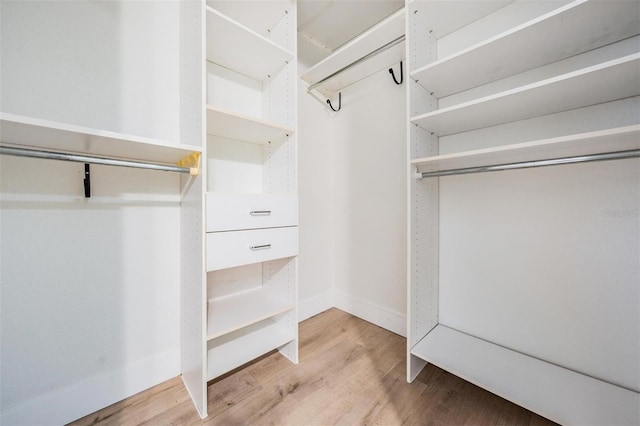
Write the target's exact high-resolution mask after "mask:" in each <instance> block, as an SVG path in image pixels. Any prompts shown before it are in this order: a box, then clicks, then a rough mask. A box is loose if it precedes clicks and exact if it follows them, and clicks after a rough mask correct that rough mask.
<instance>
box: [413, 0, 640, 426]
mask: <svg viewBox="0 0 640 426" xmlns="http://www.w3.org/2000/svg"><path fill="white" fill-rule="evenodd" d="M406 8H407V21H408V22H407V55H408V58H409V60H408V62H409V67H408V68H409V73H410V76H411V79H410V82H409V99H408V111H410V120H409V124H408V132H407V134H408V156H409V163H410V173H409V175H410V180H409V200H410V201H409V212H410V213H409V215H410V229H409V259H410V260H409V265H408V266H409V282H408V315H407V321H408V324H407V325H408V327H407V329H408V339H407V379H408V380H409V381H412V380H413V379H415V377H416V376H417V375H418V373H419V372H420V371H421V370H422V368H423V367H424V366H425V365H426V363H433V364H435V365H437V366H439V367H441V368H443V369H445V370H448V371H451V372H453V373H454V374H456V375H459V376H460V377H462V378H464V379H466V380H468V381H470V382H472V383H475V384H477V385H479V386H481V387H484V388H486V389H488V390H490V391H492V392H494V393H496V394H498V395H500V396H502V397H504V398H506V399H509V400H511V401H514V402H515V403H517V404H520V405H523V406H525V407H526V408H529V409H531V410H533V411H535V412H538V413H540V414H542V415H544V416H546V417H548V418H550V419H552V420H555V421H559V422H560V423H567V424H604V423H609V424H637V423H638V421H640V413H639V412H638V406H639V401H640V399H639V394H638V390H637V389H633V385H631V386H630V385H626V386H625V385H620V384H612V383H611V382H612V381H611V380H606V379H605V378H598V377H594V376H593V375H592V374H588V373H584V374H583V372H580V370H579V368H577V367H573V366H571V365H563V366H559V365H554V363H553V362H548V361H547V360H543V359H540V358H539V357H537V356H535V355H529V354H527V353H523V351H522V350H518V349H517V348H510V347H509V342H505V341H500V342H492V341H490V340H489V339H488V338H486V337H484V336H473V335H472V334H470V333H467V332H465V331H464V330H458V329H456V328H455V327H450V326H448V324H443V323H441V318H440V316H441V313H440V306H439V305H440V303H441V294H442V293H443V292H445V291H446V290H447V289H448V287H447V286H449V285H450V283H449V282H446V281H442V280H441V274H442V271H441V269H443V268H444V267H448V266H447V265H445V266H443V264H442V262H441V260H440V259H439V256H440V254H441V248H440V247H441V245H442V244H443V241H441V234H442V233H443V230H442V228H441V221H442V217H440V215H441V214H445V213H443V212H442V211H441V206H440V200H441V198H442V197H443V196H445V195H449V194H445V193H444V192H443V191H450V190H453V189H451V188H456V186H455V185H453V184H450V182H451V181H446V182H447V184H445V181H442V180H441V179H443V178H428V179H422V178H421V177H422V173H423V172H438V171H448V170H449V171H450V170H454V169H464V168H475V167H481V166H488V165H495V164H504V163H518V162H525V161H536V160H546V159H554V158H561V157H573V156H585V155H591V154H599V153H609V152H623V151H631V150H638V149H639V148H640V125H639V121H640V119H639V118H638V114H637V110H638V104H639V102H638V95H640V84H639V82H640V62H639V61H640V54H639V53H638V52H639V51H640V38H639V37H638V34H639V33H640V3H638V2H637V1H617V2H604V1H588V0H587V1H584V0H578V1H564V2H557V3H551V2H550V3H547V4H543V3H542V2H534V1H501V2H498V1H489V2H456V1H427V0H424V1H420V0H416V1H408V2H407V7H406ZM478 40H479V41H478ZM625 161H637V160H625ZM560 167H563V166H560ZM511 173H518V172H511ZM473 176H474V175H471V176H466V177H464V178H463V177H459V178H455V179H474V177H473ZM514 176H515V175H514V174H511V175H510V177H507V176H505V179H509V178H510V179H514ZM445 179H453V178H445ZM456 182H458V181H456ZM632 196H633V195H632ZM449 197H451V195H449ZM448 199H450V198H448ZM636 202H638V201H637V200H636ZM447 223H449V224H450V223H451V222H447ZM477 226H482V225H481V224H479V225H477ZM494 232H495V233H496V234H499V233H500V232H501V230H500V229H496V230H494ZM447 235H448V236H449V237H450V235H451V233H448V234H447ZM478 256H482V253H479V254H478ZM485 261H486V262H494V263H496V266H495V268H500V260H499V259H485ZM456 268H462V269H464V268H465V264H458V265H457V266H456ZM448 276H450V275H448ZM513 284H514V285H515V284H516V283H513ZM482 285H483V283H482V282H476V283H474V286H482ZM629 285H630V286H631V287H633V285H634V283H629ZM635 285H637V283H635ZM447 294H449V293H447ZM508 297H509V296H508V295H498V294H496V295H494V298H495V299H499V300H504V301H505V303H509V302H508ZM543 312H544V308H541V312H540V314H539V315H540V317H539V318H533V319H531V321H537V322H539V323H541V322H544V321H545V318H544V313H543ZM485 314H486V315H493V313H491V312H486V313H485ZM447 315H448V316H447V318H449V319H450V318H451V317H452V316H453V315H455V313H451V312H448V313H447ZM458 315H463V313H458ZM630 320H631V321H633V318H631V319H630ZM495 321H496V322H500V321H501V318H496V319H495ZM454 322H455V321H454ZM549 327H553V324H549ZM523 332H525V333H526V332H527V331H526V330H525V331H523ZM560 395H561V397H560Z"/></svg>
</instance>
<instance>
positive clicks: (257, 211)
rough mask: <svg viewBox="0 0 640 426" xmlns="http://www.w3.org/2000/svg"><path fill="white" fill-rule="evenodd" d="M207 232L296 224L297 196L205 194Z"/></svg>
mask: <svg viewBox="0 0 640 426" xmlns="http://www.w3.org/2000/svg"><path fill="white" fill-rule="evenodd" d="M206 197H207V209H206V211H207V225H206V227H207V232H216V231H232V230H241V229H257V228H274V227H279V226H295V225H297V224H298V197H296V196H295V195H257V194H220V193H214V192H210V193H207V195H206Z"/></svg>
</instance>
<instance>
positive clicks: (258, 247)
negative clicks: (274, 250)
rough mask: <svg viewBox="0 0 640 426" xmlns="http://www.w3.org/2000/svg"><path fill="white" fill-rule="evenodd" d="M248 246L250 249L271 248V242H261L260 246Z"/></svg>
mask: <svg viewBox="0 0 640 426" xmlns="http://www.w3.org/2000/svg"><path fill="white" fill-rule="evenodd" d="M249 248H250V249H251V250H266V249H270V248H271V244H263V245H261V246H251V247H249Z"/></svg>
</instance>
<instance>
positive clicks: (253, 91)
mask: <svg viewBox="0 0 640 426" xmlns="http://www.w3.org/2000/svg"><path fill="white" fill-rule="evenodd" d="M187 3H188V2H187ZM184 8H185V16H188V17H190V18H191V19H193V21H194V22H196V23H199V24H200V26H201V27H202V28H203V30H202V35H201V37H202V45H203V49H202V50H203V51H202V63H201V67H200V68H199V69H200V70H201V71H202V75H203V76H204V77H203V79H202V80H201V84H202V98H201V104H200V105H201V106H202V109H201V110H200V111H193V114H194V116H197V115H200V116H201V117H202V120H203V121H204V125H203V126H202V128H203V131H204V133H205V136H204V137H205V138H206V147H205V149H204V151H205V159H204V168H205V169H206V171H205V182H204V197H205V207H204V217H205V226H204V228H203V229H202V232H203V234H202V237H201V241H202V242H203V244H204V253H205V258H204V265H205V268H204V269H205V271H206V279H205V280H204V283H203V287H202V288H201V289H198V288H192V289H190V290H189V291H187V292H185V293H186V294H189V296H188V297H186V298H185V299H184V300H183V304H182V309H183V312H184V310H187V312H191V313H187V314H186V315H185V316H184V318H185V319H186V320H187V321H186V322H184V323H183V331H184V333H185V335H186V337H185V341H184V343H183V345H184V347H183V357H184V358H185V359H184V360H183V363H184V366H183V370H184V371H185V383H187V387H188V388H189V390H190V392H191V395H192V397H193V399H194V402H195V404H196V406H197V408H198V410H199V412H200V414H201V416H203V417H205V416H206V415H207V413H206V405H207V400H206V382H207V381H208V380H212V379H214V378H216V377H218V376H220V375H222V374H224V373H227V372H229V371H230V370H232V369H234V368H236V367H239V366H241V365H242V364H244V363H246V362H249V361H251V360H253V359H254V358H256V357H258V356H260V355H263V354H265V353H267V352H269V351H272V350H274V349H278V350H279V351H280V352H281V353H282V354H283V355H284V356H286V357H287V358H289V359H290V360H291V361H292V362H296V363H297V361H298V331H297V330H298V315H297V298H298V296H297V294H298V292H297V257H296V256H297V254H298V228H297V225H298V201H297V200H298V199H297V167H296V156H297V154H296V133H295V130H296V120H297V119H296V117H297V116H296V99H297V97H296V5H295V2H294V1H290V0H285V1H249V2H236V1H228V0H222V1H212V0H209V1H207V2H206V4H204V3H198V4H197V5H196V6H194V5H192V4H186V5H185V6H184ZM200 17H202V18H200ZM185 28H186V27H185ZM193 33H195V31H194V32H192V33H191V34H190V35H188V37H189V36H190V37H195V36H194V34H193ZM193 43H195V44H196V45H197V40H193ZM192 72H193V71H192ZM194 330H199V331H200V332H199V333H195V334H194ZM198 334H199V335H198Z"/></svg>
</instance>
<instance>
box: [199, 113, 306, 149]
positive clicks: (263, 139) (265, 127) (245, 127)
mask: <svg viewBox="0 0 640 426" xmlns="http://www.w3.org/2000/svg"><path fill="white" fill-rule="evenodd" d="M293 132H294V130H293V129H292V128H290V127H286V126H281V125H279V124H275V123H271V122H268V121H264V120H260V119H257V118H253V117H248V116H245V115H241V114H236V113H233V112H229V111H225V110H222V109H219V108H215V107H212V106H210V105H208V106H207V133H208V134H210V135H215V136H221V137H225V138H229V139H235V140H240V141H245V142H251V143H255V144H266V143H268V142H271V141H274V140H277V139H281V138H284V137H286V136H287V135H290V134H292V133H293Z"/></svg>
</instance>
